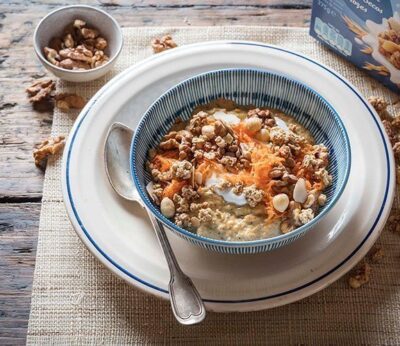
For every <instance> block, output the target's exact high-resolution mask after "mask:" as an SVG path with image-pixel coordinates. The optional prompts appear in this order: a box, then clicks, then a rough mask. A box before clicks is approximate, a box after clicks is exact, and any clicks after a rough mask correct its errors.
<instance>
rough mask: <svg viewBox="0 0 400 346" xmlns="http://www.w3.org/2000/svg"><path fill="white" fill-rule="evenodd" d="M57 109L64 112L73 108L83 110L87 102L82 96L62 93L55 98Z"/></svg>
mask: <svg viewBox="0 0 400 346" xmlns="http://www.w3.org/2000/svg"><path fill="white" fill-rule="evenodd" d="M55 100H56V107H57V108H59V109H61V110H62V111H64V112H67V111H69V110H70V109H71V108H74V109H81V108H83V107H84V106H85V104H86V101H85V99H84V98H83V97H82V96H79V95H77V94H68V93H61V94H58V95H56V96H55Z"/></svg>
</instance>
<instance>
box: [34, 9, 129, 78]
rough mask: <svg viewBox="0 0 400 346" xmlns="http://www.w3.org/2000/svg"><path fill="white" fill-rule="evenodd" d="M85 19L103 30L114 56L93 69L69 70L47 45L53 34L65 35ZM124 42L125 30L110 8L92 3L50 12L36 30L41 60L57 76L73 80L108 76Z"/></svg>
mask: <svg viewBox="0 0 400 346" xmlns="http://www.w3.org/2000/svg"><path fill="white" fill-rule="evenodd" d="M75 19H82V20H84V21H85V22H87V23H88V25H89V26H90V27H94V28H96V29H97V30H99V32H100V34H101V36H102V37H104V38H105V39H106V40H107V42H108V47H107V48H106V54H107V55H108V56H109V58H110V60H109V61H108V62H107V63H106V64H104V65H102V66H99V67H96V68H94V69H91V70H67V69H63V68H60V67H58V66H55V65H53V64H52V63H50V62H49V61H48V60H47V59H46V57H45V56H44V52H43V49H44V47H46V46H47V45H48V44H49V42H50V40H51V39H52V38H53V37H61V36H62V34H63V31H64V29H65V27H66V26H67V25H69V24H71V23H72V22H73V21H74V20H75ZM122 45H123V37H122V31H121V28H120V26H119V24H118V23H117V21H116V20H115V19H114V18H113V17H111V16H110V15H109V14H107V13H106V12H104V11H102V10H100V9H97V8H95V7H92V6H86V5H72V6H66V7H61V8H59V9H56V10H54V11H53V12H50V13H49V14H48V15H47V16H46V17H44V18H43V19H42V20H41V21H40V22H39V24H38V26H37V27H36V29H35V32H34V34H33V46H34V48H35V51H36V54H37V56H38V58H39V60H40V62H41V63H42V64H43V65H44V67H45V68H46V69H47V70H49V71H50V72H52V73H53V74H54V75H55V76H57V77H59V78H61V79H64V80H67V81H70V82H87V81H91V80H94V79H97V78H100V77H102V76H104V75H105V74H106V73H107V72H108V71H110V69H111V68H112V67H113V66H114V64H115V62H116V60H117V57H118V55H119V54H120V52H121V49H122Z"/></svg>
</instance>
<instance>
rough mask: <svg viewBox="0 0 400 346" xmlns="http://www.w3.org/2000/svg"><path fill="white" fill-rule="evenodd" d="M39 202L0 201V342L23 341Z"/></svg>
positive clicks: (33, 259)
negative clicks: (3, 202) (8, 202)
mask: <svg viewBox="0 0 400 346" xmlns="http://www.w3.org/2000/svg"><path fill="white" fill-rule="evenodd" d="M39 214H40V203H15V204H0V244H1V245H0V278H1V279H0V345H6V344H23V343H24V342H25V335H26V330H27V326H28V317H29V308H30V299H31V289H32V276H33V270H34V265H35V255H36V242H37V229H38V225H39Z"/></svg>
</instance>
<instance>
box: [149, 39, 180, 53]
mask: <svg viewBox="0 0 400 346" xmlns="http://www.w3.org/2000/svg"><path fill="white" fill-rule="evenodd" d="M151 46H152V47H153V51H154V53H161V52H163V51H165V50H168V49H172V48H175V47H177V46H178V45H177V44H176V43H175V42H174V40H173V39H172V37H171V35H165V36H163V37H161V38H155V39H153V40H152V41H151Z"/></svg>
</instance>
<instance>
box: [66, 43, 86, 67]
mask: <svg viewBox="0 0 400 346" xmlns="http://www.w3.org/2000/svg"><path fill="white" fill-rule="evenodd" d="M59 54H60V57H61V58H63V59H71V60H73V61H83V62H87V63H89V64H90V63H91V62H92V60H93V53H92V52H91V51H90V50H89V49H87V48H86V47H85V46H83V45H80V46H77V47H76V48H65V49H62V50H60V51H59Z"/></svg>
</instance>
